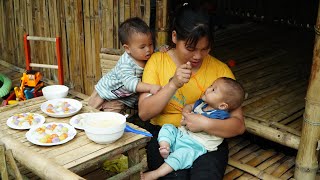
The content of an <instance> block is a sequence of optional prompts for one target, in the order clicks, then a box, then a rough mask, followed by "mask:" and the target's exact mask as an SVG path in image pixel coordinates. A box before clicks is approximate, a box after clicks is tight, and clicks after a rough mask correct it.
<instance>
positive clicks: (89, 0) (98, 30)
mask: <svg viewBox="0 0 320 180" xmlns="http://www.w3.org/2000/svg"><path fill="white" fill-rule="evenodd" d="M134 16H138V17H141V18H143V19H144V20H145V22H147V23H148V24H149V21H150V20H149V19H150V1H148V0H78V1H74V0H66V1H64V0H38V1H36V0H0V59H1V60H4V61H6V62H8V63H11V64H14V65H16V66H19V67H22V68H25V57H24V49H23V48H24V47H23V35H24V34H25V33H28V34H29V35H31V36H44V37H56V36H60V37H61V40H62V52H63V66H64V76H65V84H67V85H68V86H70V87H72V88H74V89H75V90H77V91H80V92H82V93H86V94H90V93H91V92H92V90H93V86H94V85H95V84H96V82H97V81H98V80H99V79H100V77H101V70H100V60H99V52H100V48H101V47H105V48H119V47H120V44H119V41H118V35H117V31H118V26H119V24H120V23H121V22H123V21H124V20H125V19H127V18H129V17H134ZM30 45H31V62H34V63H45V64H56V63H57V62H56V57H55V46H54V45H55V44H54V43H50V42H39V41H30ZM41 72H43V73H44V76H45V77H46V78H49V79H53V80H56V81H57V75H56V71H55V70H49V69H41Z"/></svg>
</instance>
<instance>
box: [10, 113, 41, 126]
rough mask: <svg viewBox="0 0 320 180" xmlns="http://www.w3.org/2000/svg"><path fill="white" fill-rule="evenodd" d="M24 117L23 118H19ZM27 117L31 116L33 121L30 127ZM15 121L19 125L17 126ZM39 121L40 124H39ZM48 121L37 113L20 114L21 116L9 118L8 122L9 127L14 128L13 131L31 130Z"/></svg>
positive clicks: (16, 115)
mask: <svg viewBox="0 0 320 180" xmlns="http://www.w3.org/2000/svg"><path fill="white" fill-rule="evenodd" d="M18 116H22V117H18ZM26 116H31V117H32V118H33V119H32V124H31V125H30V124H29V123H28V122H27V120H26V119H25V118H24V117H26ZM15 121H16V122H17V123H19V124H20V125H19V124H15ZM37 121H38V122H37ZM45 121H46V119H45V118H44V117H43V116H42V115H40V114H37V113H20V114H15V115H13V116H11V117H10V118H8V120H7V125H8V126H9V127H10V128H12V129H20V130H22V129H30V128H32V127H34V126H38V125H40V124H43V123H44V122H45Z"/></svg>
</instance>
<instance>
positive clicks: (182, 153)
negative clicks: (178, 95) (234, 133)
mask: <svg viewBox="0 0 320 180" xmlns="http://www.w3.org/2000/svg"><path fill="white" fill-rule="evenodd" d="M243 100H244V90H243V88H242V86H241V85H240V84H239V83H238V82H237V81H235V80H233V79H231V78H227V77H221V78H218V79H217V80H215V81H214V82H213V84H212V85H211V86H210V87H209V88H207V90H206V92H205V94H204V95H203V96H202V98H201V99H199V100H197V101H196V102H195V103H194V104H189V105H186V106H185V107H184V109H183V111H185V112H191V111H192V112H193V113H196V114H201V115H203V116H206V117H208V118H211V119H213V120H216V119H221V120H223V119H227V118H229V116H230V115H229V112H230V111H232V110H234V109H237V108H238V107H240V106H241V104H242V102H243ZM181 125H182V126H181V127H179V128H176V127H175V126H173V125H172V124H165V125H163V126H162V128H161V130H160V132H159V136H158V142H159V146H160V148H159V151H160V154H161V156H162V157H163V158H164V161H165V162H164V163H163V164H162V165H161V166H160V167H159V168H158V169H156V170H154V171H150V172H146V173H141V179H142V180H150V179H158V178H160V177H163V176H165V175H167V174H169V173H170V172H172V171H177V170H180V169H187V168H190V167H191V166H192V164H193V162H194V161H195V160H196V159H197V158H198V157H199V156H201V155H203V154H205V153H206V152H207V151H215V150H217V147H218V146H219V145H220V144H221V143H222V142H223V138H221V137H217V136H214V135H209V134H207V133H205V132H191V131H189V130H188V129H187V128H186V127H185V125H186V124H185V122H184V118H182V121H181Z"/></svg>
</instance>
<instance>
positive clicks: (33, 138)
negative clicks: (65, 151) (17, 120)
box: [26, 122, 77, 146]
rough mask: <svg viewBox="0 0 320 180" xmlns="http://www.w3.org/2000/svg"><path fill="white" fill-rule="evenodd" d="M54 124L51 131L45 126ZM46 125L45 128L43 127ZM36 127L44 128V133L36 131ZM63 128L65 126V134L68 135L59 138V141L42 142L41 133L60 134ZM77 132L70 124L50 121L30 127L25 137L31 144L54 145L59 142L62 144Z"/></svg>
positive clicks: (42, 136)
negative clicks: (61, 138)
mask: <svg viewBox="0 0 320 180" xmlns="http://www.w3.org/2000/svg"><path fill="white" fill-rule="evenodd" d="M53 124H56V125H57V127H56V128H55V129H54V130H53V131H52V130H49V129H48V128H47V127H48V126H49V125H51V126H52V125H53ZM59 126H60V127H59ZM43 127H46V128H43ZM38 128H42V129H43V130H45V133H42V134H40V133H38V132H37V129H38ZM63 128H67V129H68V131H67V132H66V134H68V137H67V138H65V139H63V140H61V141H60V140H59V142H50V143H44V142H41V141H40V140H41V138H44V135H43V134H48V135H52V134H57V135H58V136H60V135H61V134H63V133H64V131H63V130H62V129H63ZM76 134H77V131H76V130H75V129H74V127H72V126H70V125H69V124H67V123H55V122H51V123H45V124H42V125H39V126H35V127H32V128H31V129H30V130H29V131H28V132H27V133H26V138H27V140H28V141H30V142H31V143H33V144H36V145H39V146H54V145H59V144H64V143H66V142H68V141H70V140H72V139H73V138H74V137H75V135H76Z"/></svg>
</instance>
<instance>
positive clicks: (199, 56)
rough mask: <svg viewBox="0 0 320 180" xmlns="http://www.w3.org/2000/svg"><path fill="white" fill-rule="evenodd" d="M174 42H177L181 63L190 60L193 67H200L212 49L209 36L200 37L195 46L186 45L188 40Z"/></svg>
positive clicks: (177, 51) (175, 41)
mask: <svg viewBox="0 0 320 180" xmlns="http://www.w3.org/2000/svg"><path fill="white" fill-rule="evenodd" d="M174 43H175V44H176V53H177V54H176V55H177V56H178V58H179V60H180V61H181V63H183V64H184V63H187V62H188V61H189V62H190V63H191V66H192V67H193V68H200V66H201V64H202V60H203V58H204V57H205V56H207V55H208V53H209V51H210V47H209V41H208V38H207V37H202V38H200V39H199V41H198V43H197V44H196V46H195V47H192V46H190V45H186V41H183V40H174Z"/></svg>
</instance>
